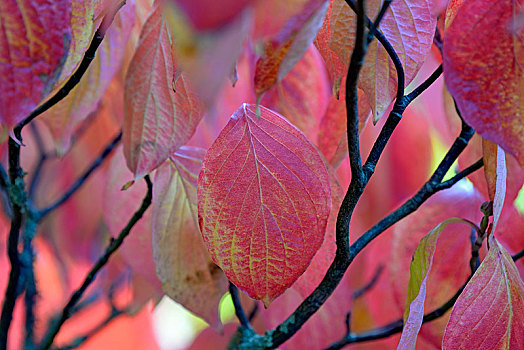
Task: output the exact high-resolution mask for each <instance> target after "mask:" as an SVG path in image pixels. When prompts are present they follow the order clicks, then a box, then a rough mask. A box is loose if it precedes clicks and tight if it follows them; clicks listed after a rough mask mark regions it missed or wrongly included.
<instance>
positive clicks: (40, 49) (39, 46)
mask: <svg viewBox="0 0 524 350" xmlns="http://www.w3.org/2000/svg"><path fill="white" fill-rule="evenodd" d="M70 18H71V3H70V1H69V0H57V1H53V2H50V1H47V0H22V1H20V0H2V6H1V7H0V62H2V64H0V85H1V86H2V94H0V122H1V123H3V124H5V125H6V126H7V127H8V128H9V129H11V128H12V127H14V126H15V125H16V124H17V123H19V122H21V121H22V120H23V119H24V118H26V117H27V116H28V114H29V113H30V112H31V111H32V110H33V109H34V108H35V107H36V106H37V105H38V104H39V103H40V101H42V100H43V99H44V98H45V97H46V96H47V95H48V94H49V93H50V91H51V90H52V89H53V87H54V84H55V83H56V81H57V79H58V77H59V75H60V69H61V67H62V66H63V64H64V62H63V61H64V59H65V56H66V54H67V51H68V47H69V45H70V39H71V22H70Z"/></svg>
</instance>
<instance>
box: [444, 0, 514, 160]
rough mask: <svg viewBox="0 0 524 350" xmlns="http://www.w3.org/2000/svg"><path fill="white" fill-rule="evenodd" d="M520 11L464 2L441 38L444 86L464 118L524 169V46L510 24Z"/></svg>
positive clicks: (507, 5)
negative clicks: (442, 38)
mask: <svg viewBox="0 0 524 350" xmlns="http://www.w3.org/2000/svg"><path fill="white" fill-rule="evenodd" d="M519 6H521V1H513V0H503V1H495V2H493V1H490V0H480V1H475V0H465V1H464V3H463V4H462V6H461V7H460V8H459V9H458V11H457V13H456V15H455V18H454V19H453V22H452V23H451V25H449V28H448V29H447V31H446V33H445V37H444V47H443V55H444V75H445V78H446V84H447V86H448V89H449V91H450V92H451V94H452V95H453V97H454V98H455V100H456V101H457V104H458V107H459V109H460V111H461V112H462V116H463V118H464V119H465V120H466V121H467V122H468V123H469V124H470V125H471V126H472V127H473V128H475V131H477V132H478V133H479V134H480V135H481V136H483V137H484V138H486V139H488V140H491V141H493V142H495V143H496V144H498V145H500V146H501V147H502V148H504V150H505V151H507V152H508V153H510V154H512V155H513V156H514V157H515V158H517V160H518V162H519V163H520V166H521V167H524V137H523V135H524V110H523V106H524V103H523V96H524V95H523V88H522V87H523V86H524V85H523V81H524V80H523V79H524V75H523V73H522V66H523V64H524V61H522V57H524V46H523V44H522V40H521V39H520V35H521V34H522V30H521V29H520V28H513V22H512V21H513V18H514V17H513V16H514V15H515V12H516V11H517V8H518V7H519ZM471 38H475V40H471ZM479 42H482V43H484V45H478V43H479Z"/></svg>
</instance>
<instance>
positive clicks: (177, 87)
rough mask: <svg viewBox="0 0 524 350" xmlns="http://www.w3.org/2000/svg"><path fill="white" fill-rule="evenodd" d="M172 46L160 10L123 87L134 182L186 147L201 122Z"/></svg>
mask: <svg viewBox="0 0 524 350" xmlns="http://www.w3.org/2000/svg"><path fill="white" fill-rule="evenodd" d="M171 44H172V43H171V41H170V37H169V33H168V31H167V23H166V20H165V19H164V17H163V15H162V7H160V6H156V7H155V8H154V9H153V10H152V12H151V13H150V15H149V18H148V19H147V20H146V23H145V24H144V26H143V28H142V32H141V34H140V39H139V43H138V48H137V50H136V52H135V55H134V57H133V59H132V61H131V64H130V66H129V69H128V74H127V77H126V83H125V87H124V89H125V90H124V101H125V104H124V105H125V120H124V128H123V143H124V155H125V157H126V162H127V166H128V167H129V169H130V170H131V171H132V172H133V173H134V177H135V180H136V179H139V178H141V177H143V176H144V175H146V174H147V173H148V172H150V171H151V170H153V169H155V168H156V167H158V166H159V165H160V164H162V163H163V162H164V161H165V160H166V159H167V158H168V157H169V156H170V155H171V154H173V152H175V151H176V150H177V149H178V148H179V147H180V146H182V145H184V144H185V143H186V142H187V141H188V140H189V138H190V137H191V136H192V135H193V133H194V131H195V129H196V127H197V125H198V122H199V121H200V119H201V118H202V114H201V111H200V107H199V103H198V102H197V100H196V97H195V96H194V95H193V93H192V92H191V91H190V89H189V87H188V85H187V81H186V79H185V77H184V76H183V75H180V76H176V75H175V72H176V71H177V70H176V69H177V67H176V65H175V62H174V61H173V55H172V52H171ZM175 91H176V92H175Z"/></svg>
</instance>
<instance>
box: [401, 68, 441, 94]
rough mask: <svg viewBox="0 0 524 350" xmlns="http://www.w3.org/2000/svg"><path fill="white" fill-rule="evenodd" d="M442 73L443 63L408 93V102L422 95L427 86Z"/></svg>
mask: <svg viewBox="0 0 524 350" xmlns="http://www.w3.org/2000/svg"><path fill="white" fill-rule="evenodd" d="M441 75H442V64H441V65H440V66H438V67H437V69H435V71H434V72H433V73H432V74H431V75H430V76H429V77H428V78H427V79H426V80H424V81H423V82H422V83H421V84H420V85H419V86H417V87H416V88H415V89H414V90H413V91H411V92H410V93H409V94H407V95H406V100H407V104H410V103H411V102H412V101H413V100H414V99H416V98H417V97H419V96H420V94H422V93H423V92H424V91H426V89H427V88H429V87H430V86H431V85H432V84H433V83H434V82H435V81H436V80H437V79H438V78H439V77H440V76H441Z"/></svg>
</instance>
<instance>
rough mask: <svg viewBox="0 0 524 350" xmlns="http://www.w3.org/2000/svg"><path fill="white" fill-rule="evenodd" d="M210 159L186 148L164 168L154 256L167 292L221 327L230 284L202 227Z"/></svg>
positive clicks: (156, 197)
mask: <svg viewBox="0 0 524 350" xmlns="http://www.w3.org/2000/svg"><path fill="white" fill-rule="evenodd" d="M204 155H205V151H204V150H203V149H200V148H194V147H185V146H183V147H181V148H180V149H179V150H178V151H177V152H176V153H175V154H174V155H172V156H171V157H170V158H169V160H168V161H167V162H165V163H164V164H163V165H162V166H160V167H159V168H158V170H157V173H156V177H155V185H154V187H153V221H152V228H151V230H152V236H153V237H152V239H153V257H154V259H155V264H156V273H157V275H158V277H159V279H160V280H161V281H162V289H163V290H164V292H166V294H167V295H168V296H169V297H171V298H172V299H173V300H175V301H176V302H178V303H180V304H181V305H182V306H184V307H185V308H187V309H188V310H190V311H192V312H194V313H195V314H196V315H198V316H200V317H203V318H204V319H205V320H206V321H207V322H209V323H210V324H211V325H212V326H214V327H215V328H219V327H220V318H219V315H218V304H219V303H220V299H221V298H222V296H223V295H224V294H225V293H226V292H227V288H228V283H227V279H226V278H225V276H224V274H223V273H222V271H221V270H220V269H219V268H218V267H217V266H216V265H215V263H213V261H212V260H211V257H210V256H209V253H208V252H207V249H206V247H205V246H204V243H203V242H202V236H201V235H200V230H199V229H198V218H197V189H196V187H197V180H198V173H199V172H200V166H201V163H202V159H203V158H204Z"/></svg>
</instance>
